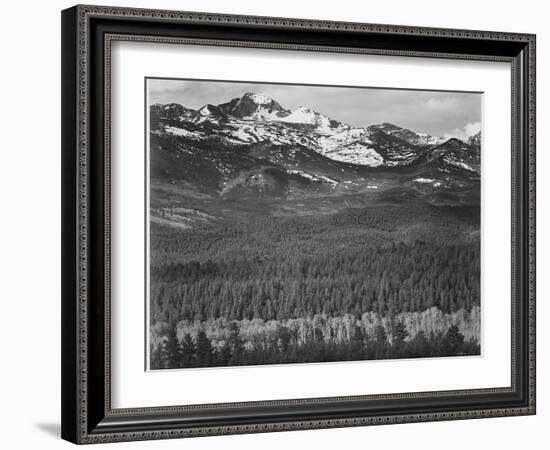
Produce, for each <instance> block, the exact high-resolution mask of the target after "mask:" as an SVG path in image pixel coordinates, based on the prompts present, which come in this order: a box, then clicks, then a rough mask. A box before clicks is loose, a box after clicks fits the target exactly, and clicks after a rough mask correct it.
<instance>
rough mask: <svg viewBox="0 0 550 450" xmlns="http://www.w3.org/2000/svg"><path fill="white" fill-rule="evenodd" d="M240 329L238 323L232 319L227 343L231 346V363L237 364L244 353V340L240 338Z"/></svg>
mask: <svg viewBox="0 0 550 450" xmlns="http://www.w3.org/2000/svg"><path fill="white" fill-rule="evenodd" d="M240 333H241V330H240V327H239V323H238V322H237V321H233V322H231V323H230V324H229V345H230V347H231V360H230V361H229V363H230V364H231V365H238V364H240V363H241V361H242V358H243V355H244V342H243V339H242V338H241V334H240Z"/></svg>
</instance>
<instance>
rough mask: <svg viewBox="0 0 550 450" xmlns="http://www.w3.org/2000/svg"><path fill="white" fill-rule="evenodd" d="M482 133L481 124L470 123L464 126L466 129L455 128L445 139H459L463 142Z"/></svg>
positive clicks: (446, 134)
mask: <svg viewBox="0 0 550 450" xmlns="http://www.w3.org/2000/svg"><path fill="white" fill-rule="evenodd" d="M479 131H481V123H480V122H470V123H467V124H466V125H464V128H455V129H454V130H452V131H451V132H449V133H445V135H444V136H443V137H444V138H445V139H451V138H457V139H460V140H462V141H465V140H467V139H468V138H469V137H470V136H473V135H474V134H476V133H477V132H479Z"/></svg>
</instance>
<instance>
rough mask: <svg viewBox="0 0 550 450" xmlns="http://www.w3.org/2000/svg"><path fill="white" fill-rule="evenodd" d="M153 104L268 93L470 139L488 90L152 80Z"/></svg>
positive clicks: (361, 122)
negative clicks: (434, 89) (483, 93)
mask: <svg viewBox="0 0 550 450" xmlns="http://www.w3.org/2000/svg"><path fill="white" fill-rule="evenodd" d="M147 86H148V94H149V104H153V103H179V104H181V105H183V106H186V107H188V108H194V109H197V108H200V107H201V106H204V105H205V104H207V103H211V104H214V105H217V104H219V103H224V102H227V101H229V100H231V99H232V98H235V97H240V96H242V95H243V94H244V93H246V92H255V93H263V94H267V95H269V96H270V97H272V98H273V99H274V100H276V101H277V102H279V103H280V104H281V106H283V107H284V108H287V109H290V110H294V109H296V108H298V107H300V106H308V107H311V108H313V109H314V110H315V111H318V112H320V113H322V114H325V115H327V116H329V117H330V118H332V119H337V120H340V121H342V122H344V123H347V124H349V125H352V126H356V127H366V126H368V125H374V124H378V123H382V122H390V123H393V124H395V125H399V126H401V127H405V128H409V129H411V130H414V131H417V132H423V133H428V134H431V135H434V136H446V137H458V138H465V137H468V136H471V135H472V134H475V133H477V131H479V130H480V128H481V101H482V94H479V93H465V92H449V91H412V90H397V89H377V88H344V87H324V86H304V85H281V84H260V83H246V82H218V81H191V80H165V79H149V80H148V84H147Z"/></svg>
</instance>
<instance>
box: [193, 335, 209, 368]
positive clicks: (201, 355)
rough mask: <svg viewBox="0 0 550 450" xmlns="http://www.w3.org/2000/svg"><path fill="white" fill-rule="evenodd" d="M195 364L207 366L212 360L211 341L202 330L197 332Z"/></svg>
mask: <svg viewBox="0 0 550 450" xmlns="http://www.w3.org/2000/svg"><path fill="white" fill-rule="evenodd" d="M196 345H197V366H198V367H209V366H211V365H212V362H213V354H212V350H213V349H212V343H211V342H210V339H208V336H207V335H206V333H205V332H204V330H199V332H198V333H197V343H196Z"/></svg>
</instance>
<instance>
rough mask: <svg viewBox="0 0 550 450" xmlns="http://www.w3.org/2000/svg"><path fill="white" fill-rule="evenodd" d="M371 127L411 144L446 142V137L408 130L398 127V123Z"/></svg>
mask: <svg viewBox="0 0 550 450" xmlns="http://www.w3.org/2000/svg"><path fill="white" fill-rule="evenodd" d="M369 129H372V130H380V131H382V132H383V133H385V134H387V135H389V136H395V137H397V138H399V139H401V140H403V141H405V142H408V143H409V144H411V145H416V146H429V145H439V144H442V143H443V142H445V138H442V137H437V136H430V135H429V134H426V133H416V132H414V131H411V130H408V129H407V128H402V127H398V126H397V125H394V124H391V123H387V122H384V123H381V124H379V125H371V126H370V127H369Z"/></svg>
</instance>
